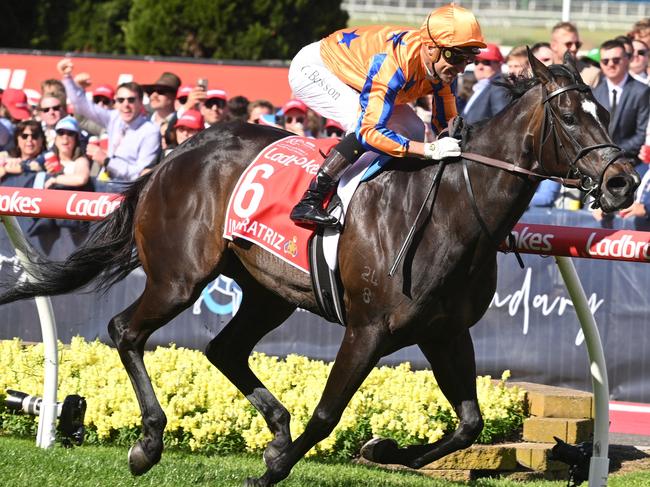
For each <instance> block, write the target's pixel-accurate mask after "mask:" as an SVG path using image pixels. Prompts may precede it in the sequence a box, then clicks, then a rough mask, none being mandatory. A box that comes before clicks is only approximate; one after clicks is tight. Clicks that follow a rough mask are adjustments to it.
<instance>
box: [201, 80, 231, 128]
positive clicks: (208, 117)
mask: <svg viewBox="0 0 650 487" xmlns="http://www.w3.org/2000/svg"><path fill="white" fill-rule="evenodd" d="M227 102H228V95H227V94H226V92H225V91H223V90H216V89H215V90H208V91H207V92H206V96H205V100H203V101H202V102H201V104H200V112H201V115H203V118H204V119H205V126H206V127H209V126H210V125H214V124H215V123H217V122H220V121H222V120H224V118H225V116H226V103H227Z"/></svg>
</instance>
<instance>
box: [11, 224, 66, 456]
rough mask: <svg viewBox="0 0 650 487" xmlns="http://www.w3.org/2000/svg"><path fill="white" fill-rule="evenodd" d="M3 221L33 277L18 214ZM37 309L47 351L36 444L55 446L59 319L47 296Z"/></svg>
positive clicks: (19, 258)
mask: <svg viewBox="0 0 650 487" xmlns="http://www.w3.org/2000/svg"><path fill="white" fill-rule="evenodd" d="M0 218H2V223H3V224H4V226H5V229H6V230H7V235H8V236H9V240H11V243H12V244H13V246H14V248H15V249H16V256H17V257H18V260H20V262H21V264H22V265H23V267H24V268H25V269H26V270H27V276H26V277H27V279H29V267H30V265H31V262H30V260H29V257H28V256H29V255H35V251H34V250H33V249H32V247H31V245H30V244H29V242H27V240H26V239H25V236H24V235H23V232H22V230H21V229H20V226H19V225H18V222H17V221H16V217H14V216H7V215H1V216H0ZM34 301H36V309H37V311H38V317H39V320H40V322H41V333H42V335H43V354H44V362H45V363H44V366H45V372H44V379H43V396H42V397H43V401H42V403H41V411H40V413H39V422H38V431H37V433H36V446H39V447H41V448H50V447H51V446H52V445H54V441H55V435H56V417H57V397H56V394H57V380H58V372H59V357H58V350H57V336H56V321H55V319H54V311H53V310H52V302H51V301H50V298H47V297H36V298H35V299H34Z"/></svg>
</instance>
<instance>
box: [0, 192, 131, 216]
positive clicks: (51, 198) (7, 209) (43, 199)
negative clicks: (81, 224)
mask: <svg viewBox="0 0 650 487" xmlns="http://www.w3.org/2000/svg"><path fill="white" fill-rule="evenodd" d="M121 200H122V196H121V195H120V194H117V193H90V192H85V191H66V190H59V189H29V188H11V187H2V186H0V215H11V216H30V217H34V218H61V219H69V220H101V219H103V218H104V217H105V216H106V215H108V214H109V213H111V212H112V211H113V210H114V209H115V208H117V206H118V205H119V204H120V201H121Z"/></svg>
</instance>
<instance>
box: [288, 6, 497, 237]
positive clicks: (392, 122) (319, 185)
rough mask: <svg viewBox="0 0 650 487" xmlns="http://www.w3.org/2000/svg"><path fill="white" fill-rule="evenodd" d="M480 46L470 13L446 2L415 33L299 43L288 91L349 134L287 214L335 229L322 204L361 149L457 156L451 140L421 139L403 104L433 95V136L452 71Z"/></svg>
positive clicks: (449, 96) (452, 102)
mask: <svg viewBox="0 0 650 487" xmlns="http://www.w3.org/2000/svg"><path fill="white" fill-rule="evenodd" d="M485 45H486V44H485V41H484V40H483V34H482V33H481V28H480V26H479V24H478V22H477V20H476V18H475V17H474V15H473V14H472V13H471V12H470V11H469V10H466V9H464V8H462V7H459V6H457V5H454V4H453V3H452V4H449V5H445V6H443V7H440V8H438V9H436V10H433V11H432V12H431V13H430V14H429V15H428V16H427V17H426V19H425V20H424V22H423V24H422V26H421V27H420V29H419V30H418V29H408V28H404V27H397V26H367V27H359V28H354V29H343V30H339V31H337V32H334V33H333V34H331V35H329V36H328V37H326V38H325V39H322V40H321V41H318V42H315V43H313V44H310V45H308V46H306V47H304V48H303V49H302V50H301V51H300V52H299V53H298V54H297V55H296V57H295V58H294V59H293V61H292V63H291V67H290V68H289V84H290V85H291V88H292V90H293V92H294V96H295V97H296V98H298V99H300V100H302V101H303V102H305V103H306V104H307V106H309V107H310V108H311V109H313V110H314V111H316V112H317V113H320V114H321V115H323V116H324V117H326V118H331V119H333V120H336V121H337V122H339V123H340V124H341V125H343V127H345V129H346V131H347V132H348V135H347V136H346V137H344V138H343V139H342V140H341V142H339V143H338V144H337V145H336V146H335V147H334V148H333V149H332V150H331V151H330V153H329V154H328V156H327V158H326V159H325V161H324V162H323V165H322V167H321V169H320V170H319V172H318V174H317V175H316V177H315V178H314V180H313V181H312V183H311V184H310V186H309V189H308V190H307V192H306V193H305V194H304V196H303V198H302V200H301V201H300V202H299V203H298V204H297V205H296V206H295V207H294V209H293V211H292V212H291V219H292V220H294V221H295V222H298V223H312V224H313V223H315V224H318V225H322V226H337V225H338V221H337V219H336V218H334V217H333V216H331V215H328V214H327V213H326V212H325V211H324V210H323V201H324V199H325V198H326V197H327V196H328V195H329V194H330V193H331V192H332V191H333V190H334V188H335V187H336V184H337V182H338V180H339V179H340V177H341V174H342V173H343V171H344V170H345V169H346V168H347V167H348V166H349V165H350V164H352V163H353V162H354V161H356V160H357V159H358V158H359V157H360V155H361V154H362V153H363V152H365V151H367V150H371V151H375V152H377V153H379V154H381V155H382V156H383V157H382V159H383V161H384V162H385V161H386V160H388V159H389V158H390V157H404V156H416V157H422V158H425V159H435V160H440V159H444V158H446V157H457V156H459V155H460V147H459V144H458V141H457V140H455V139H453V138H450V137H445V138H442V139H440V140H437V141H434V142H429V143H424V142H423V141H424V127H423V123H422V121H421V120H420V119H419V118H418V117H417V115H416V114H415V112H414V111H413V110H412V109H411V108H410V107H409V106H408V105H407V103H408V102H411V101H414V100H416V99H417V98H419V97H422V96H426V95H428V94H433V108H434V109H433V112H432V118H431V124H432V128H433V131H434V132H435V133H439V132H440V131H441V130H442V129H443V128H444V127H445V126H446V125H447V122H448V121H449V120H450V119H451V118H452V117H454V116H455V115H456V98H455V87H456V79H457V76H458V75H459V74H460V73H462V72H463V71H464V70H465V66H466V65H467V64H468V63H471V62H472V61H473V60H474V57H475V56H476V54H478V51H479V48H483V47H485Z"/></svg>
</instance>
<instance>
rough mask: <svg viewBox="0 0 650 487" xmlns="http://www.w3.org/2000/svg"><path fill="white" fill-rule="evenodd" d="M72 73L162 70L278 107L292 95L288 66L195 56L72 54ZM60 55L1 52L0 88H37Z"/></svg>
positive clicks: (148, 76)
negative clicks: (224, 61)
mask: <svg viewBox="0 0 650 487" xmlns="http://www.w3.org/2000/svg"><path fill="white" fill-rule="evenodd" d="M71 57H72V59H73V62H74V72H75V73H82V72H86V73H89V74H90V76H91V79H92V83H93V84H92V86H91V89H92V87H93V86H97V85H100V84H104V83H106V84H110V85H112V86H113V87H116V86H117V85H118V84H120V83H123V82H127V81H136V82H138V83H141V84H150V83H153V82H154V81H156V80H157V79H158V77H159V76H160V75H161V74H162V73H163V72H165V71H171V72H172V73H175V74H176V75H178V76H179V77H180V78H181V80H182V82H183V84H187V85H195V84H196V82H197V80H198V79H199V78H207V80H208V88H209V89H221V90H225V91H226V93H227V94H228V97H229V98H230V97H233V96H237V95H243V96H245V97H247V98H248V99H249V100H251V101H252V100H257V99H260V98H263V99H266V100H269V101H270V102H272V103H273V104H274V105H276V106H282V105H283V104H284V103H285V102H286V101H287V100H288V99H290V98H291V89H290V88H289V82H288V81H287V76H288V73H289V68H288V67H287V66H277V67H276V66H268V65H262V64H257V65H244V64H241V65H240V64H217V63H210V62H209V61H208V60H206V62H204V63H201V62H196V60H189V59H188V61H185V62H184V61H182V60H166V59H160V58H156V59H153V58H147V59H145V58H143V59H125V58H107V57H87V56H83V57H74V55H72V56H71ZM61 58H63V55H52V54H6V53H5V54H0V88H2V89H5V88H7V87H10V88H16V89H25V88H28V89H32V90H36V91H39V92H40V85H41V82H42V81H43V80H46V79H49V78H59V77H60V75H59V73H58V72H57V70H56V63H57V62H58V61H59V60H60V59H61Z"/></svg>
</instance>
